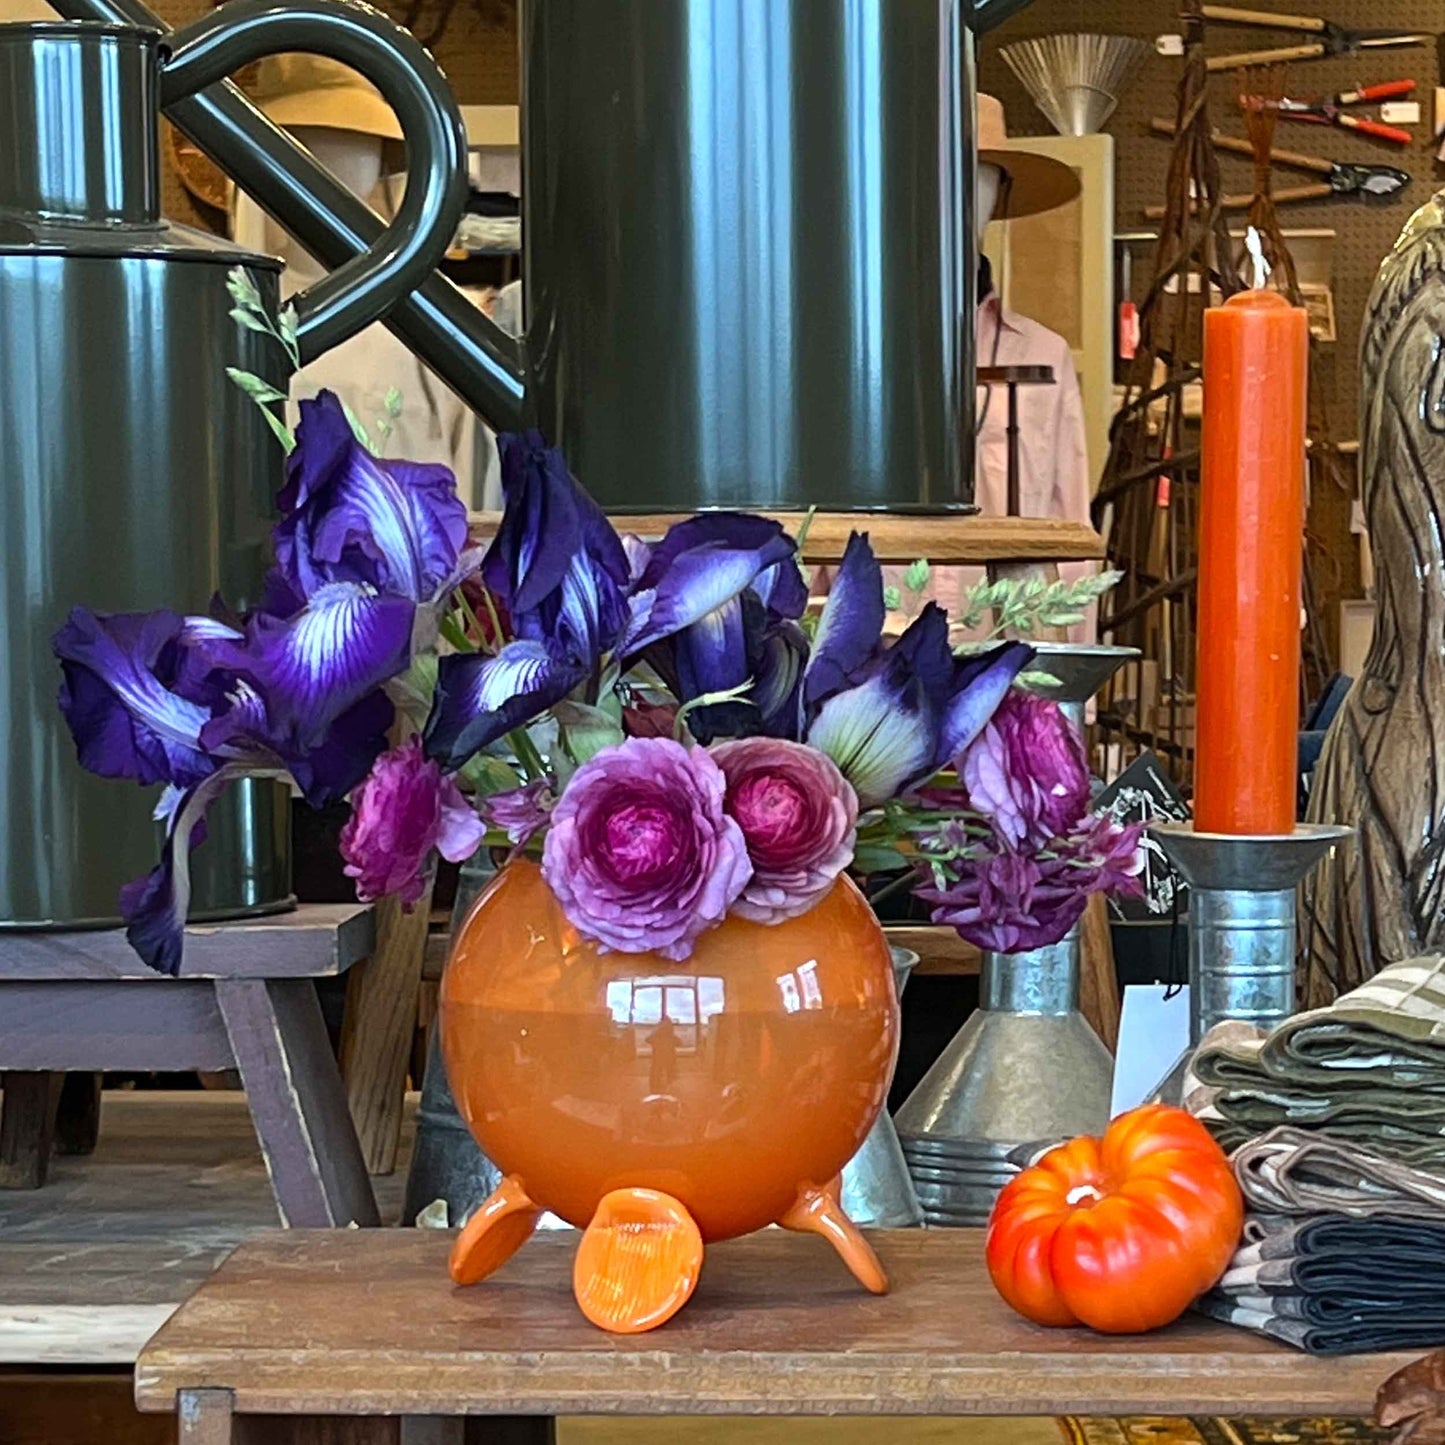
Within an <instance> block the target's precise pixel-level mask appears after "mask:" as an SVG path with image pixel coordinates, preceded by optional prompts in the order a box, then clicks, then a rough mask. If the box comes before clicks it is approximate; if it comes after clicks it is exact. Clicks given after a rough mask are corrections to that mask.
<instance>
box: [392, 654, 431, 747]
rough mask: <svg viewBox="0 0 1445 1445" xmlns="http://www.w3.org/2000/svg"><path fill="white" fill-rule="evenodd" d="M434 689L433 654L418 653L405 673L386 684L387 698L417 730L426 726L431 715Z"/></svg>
mask: <svg viewBox="0 0 1445 1445" xmlns="http://www.w3.org/2000/svg"><path fill="white" fill-rule="evenodd" d="M436 689H437V656H436V653H434V652H422V653H418V654H417V655H416V656H415V657H413V658H412V660H411V666H410V667H409V668H407V670H406V671H405V672H403V673H401V674H400V675H399V676H397V677H394V678H392V679H391V681H390V682H388V683H387V684H386V692H387V696H388V697H390V698H391V700H392V702H393V703H394V704H395V705H396V706H397V708H398V709H399V710H400V711H401V712H403V713H404V714H405V715H406V716H407V718H409V719H410V720H411V721H412V722H413V723H414V724H415V725H416V726H417V728H418V729H420V728H422V727H425V726H426V720H427V718H428V717H429V716H430V715H431V709H432V699H433V697H434V696H435V695H436Z"/></svg>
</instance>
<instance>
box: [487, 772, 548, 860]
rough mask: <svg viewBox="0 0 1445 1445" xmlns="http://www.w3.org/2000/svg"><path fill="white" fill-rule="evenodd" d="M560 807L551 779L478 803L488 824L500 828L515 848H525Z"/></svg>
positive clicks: (544, 779) (498, 794) (490, 797)
mask: <svg viewBox="0 0 1445 1445" xmlns="http://www.w3.org/2000/svg"><path fill="white" fill-rule="evenodd" d="M556 806H557V797H556V794H555V793H553V791H552V780H551V778H536V779H534V780H533V781H532V782H530V783H524V784H523V785H522V786H521V787H520V788H512V789H510V790H509V791H508V792H505V793H492V794H490V795H489V796H488V797H485V798H479V799H478V800H477V808H478V810H479V811H480V812H481V815H482V817H483V818H485V819H486V820H487V823H488V825H489V826H490V827H493V828H500V829H501V830H502V832H504V833H505V834H506V835H507V841H508V842H509V843H510V844H511V845H512V846H513V847H514V848H525V847H526V846H527V844H528V843H530V842H531V841H532V839H533V838H534V837H535V836H536V835H537V834H538V833H540V832H541V831H542V829H543V828H545V827H546V826H547V822H548V820H549V819H550V818H551V816H552V809H553V808H555V807H556Z"/></svg>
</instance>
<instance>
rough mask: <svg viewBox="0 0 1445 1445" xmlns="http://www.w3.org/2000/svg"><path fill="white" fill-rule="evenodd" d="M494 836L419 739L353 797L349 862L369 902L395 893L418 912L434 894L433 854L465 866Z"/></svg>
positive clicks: (383, 760)
mask: <svg viewBox="0 0 1445 1445" xmlns="http://www.w3.org/2000/svg"><path fill="white" fill-rule="evenodd" d="M486 832H487V830H486V826H485V824H483V822H482V820H481V819H480V818H479V817H477V815H476V813H475V812H474V811H473V810H472V809H471V807H470V806H469V805H468V804H467V800H466V799H465V798H464V797H463V796H462V794H461V790H460V789H459V788H458V787H457V785H456V783H455V782H453V781H452V779H451V778H449V777H444V776H443V775H442V770H441V769H440V768H439V767H438V766H437V765H436V763H434V762H431V761H429V760H428V759H427V758H426V757H424V756H423V754H422V750H421V739H420V738H419V737H413V738H409V739H408V740H407V741H406V742H404V743H403V744H402V745H401V746H400V747H399V748H392V749H391V751H390V752H385V753H382V755H381V756H380V757H379V758H377V760H376V762H375V763H373V764H372V767H371V772H370V773H369V774H368V775H367V777H366V778H365V779H364V780H363V782H362V783H361V785H360V786H359V787H358V788H357V789H356V790H355V791H354V792H353V793H352V795H351V817H350V818H348V819H347V820H346V826H345V827H344V828H342V830H341V856H342V857H343V858H344V859H345V860H346V875H347V877H348V878H354V879H355V880H356V896H357V897H358V898H359V899H361V901H362V902H363V903H371V902H373V901H375V900H376V899H378V898H384V897H386V896H387V895H388V894H393V893H394V894H396V895H397V896H398V897H399V898H400V899H401V902H402V906H403V907H404V908H406V909H407V910H408V911H410V910H411V907H412V905H413V904H415V903H416V901H417V899H418V898H420V897H421V895H422V894H423V893H424V892H425V891H426V884H427V878H428V877H429V875H430V873H431V863H432V856H431V855H432V850H433V849H435V850H436V851H437V852H439V853H440V854H441V855H442V857H443V858H445V859H447V860H448V861H449V862H452V863H460V862H462V860H463V859H466V858H470V857H471V856H472V854H473V853H475V852H476V850H477V849H478V848H479V847H480V846H481V842H482V839H483V838H484V837H485V836H486Z"/></svg>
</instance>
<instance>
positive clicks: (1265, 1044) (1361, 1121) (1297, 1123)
mask: <svg viewBox="0 0 1445 1445" xmlns="http://www.w3.org/2000/svg"><path fill="white" fill-rule="evenodd" d="M1191 1074H1192V1078H1191V1080H1190V1081H1189V1083H1188V1084H1187V1085H1186V1102H1187V1104H1188V1107H1189V1108H1190V1109H1191V1111H1192V1112H1194V1113H1195V1114H1196V1115H1197V1116H1198V1117H1199V1118H1200V1119H1201V1120H1202V1121H1203V1122H1204V1123H1205V1124H1206V1125H1207V1126H1208V1127H1209V1129H1210V1130H1211V1131H1212V1132H1213V1133H1214V1135H1215V1137H1216V1138H1217V1139H1219V1141H1220V1143H1221V1144H1223V1145H1224V1147H1225V1148H1226V1149H1229V1150H1231V1151H1232V1153H1231V1162H1232V1163H1233V1165H1234V1172H1235V1177H1236V1178H1237V1179H1238V1180H1239V1184H1240V1188H1241V1189H1242V1190H1243V1192H1244V1198H1245V1205H1246V1210H1247V1214H1246V1225H1245V1239H1244V1244H1243V1246H1242V1247H1241V1249H1240V1250H1239V1252H1238V1253H1237V1254H1236V1256H1235V1258H1234V1260H1233V1262H1232V1263H1231V1265H1230V1267H1229V1270H1228V1271H1227V1272H1226V1274H1225V1276H1224V1278H1223V1279H1222V1280H1221V1281H1220V1282H1219V1284H1218V1285H1217V1286H1216V1287H1215V1289H1214V1290H1212V1291H1211V1292H1210V1293H1209V1294H1208V1295H1206V1296H1205V1298H1204V1299H1203V1300H1201V1301H1200V1304H1199V1308H1200V1309H1202V1310H1203V1311H1204V1312H1205V1313H1206V1314H1209V1315H1213V1316H1214V1317H1215V1318H1217V1319H1223V1320H1229V1321H1230V1322H1232V1323H1234V1324H1239V1325H1243V1326H1245V1327H1247V1328H1249V1329H1254V1330H1258V1331H1260V1332H1262V1333H1264V1334H1267V1335H1272V1336H1274V1337H1275V1338H1276V1339H1280V1340H1284V1341H1286V1342H1287V1343H1289V1344H1292V1345H1296V1346H1298V1347H1299V1348H1301V1349H1304V1350H1308V1351H1309V1352H1310V1353H1312V1354H1320V1355H1334V1354H1347V1353H1355V1352H1359V1351H1365V1350H1406V1349H1417V1348H1419V1349H1424V1348H1428V1347H1430V1346H1433V1345H1438V1344H1441V1343H1445V958H1438V957H1431V958H1417V959H1411V960H1409V961H1408V962H1405V963H1398V964H1393V965H1391V966H1390V967H1389V968H1387V969H1384V970H1383V971H1382V972H1381V973H1379V974H1377V975H1376V976H1375V977H1374V978H1373V979H1371V980H1370V982H1369V983H1367V984H1365V985H1364V986H1363V987H1362V988H1359V989H1356V990H1355V991H1354V992H1353V993H1350V994H1346V995H1344V996H1343V997H1341V998H1339V999H1337V1000H1336V1001H1335V1002H1334V1003H1333V1004H1332V1005H1330V1007H1329V1008H1324V1009H1315V1010H1313V1011H1311V1012H1309V1013H1304V1014H1299V1015H1297V1016H1296V1017H1294V1018H1291V1019H1288V1020H1286V1021H1285V1022H1284V1023H1283V1024H1281V1025H1280V1026H1279V1027H1278V1028H1276V1029H1275V1030H1274V1031H1273V1032H1272V1033H1269V1034H1264V1033H1262V1032H1261V1031H1259V1030H1257V1029H1253V1028H1250V1027H1249V1026H1248V1025H1240V1024H1222V1025H1220V1026H1219V1027H1218V1028H1217V1029H1214V1030H1211V1032H1210V1033H1209V1034H1208V1035H1207V1036H1206V1038H1205V1039H1204V1042H1203V1043H1202V1044H1201V1045H1200V1047H1199V1050H1198V1052H1197V1053H1196V1055H1195V1058H1194V1061H1193V1064H1192V1068H1191Z"/></svg>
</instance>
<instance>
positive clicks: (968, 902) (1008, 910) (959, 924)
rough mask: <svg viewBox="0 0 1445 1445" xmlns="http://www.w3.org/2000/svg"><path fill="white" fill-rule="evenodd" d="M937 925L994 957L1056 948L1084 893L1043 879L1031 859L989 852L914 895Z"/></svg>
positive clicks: (1078, 914) (1080, 909)
mask: <svg viewBox="0 0 1445 1445" xmlns="http://www.w3.org/2000/svg"><path fill="white" fill-rule="evenodd" d="M916 892H917V895H918V897H919V898H921V899H923V901H924V902H925V903H928V904H930V905H932V908H931V915H930V916H931V917H932V919H933V921H934V922H935V923H941V924H948V925H949V926H950V927H952V928H955V929H957V931H958V933H959V936H960V937H962V938H964V939H967V941H968V942H969V943H972V944H974V945H975V946H976V947H978V948H986V949H988V950H990V951H991V952H993V953H1023V952H1025V951H1026V950H1028V949H1031V948H1043V947H1045V946H1046V945H1048V944H1050V943H1057V942H1058V941H1059V940H1060V939H1061V938H1063V937H1064V935H1065V934H1066V933H1068V931H1069V930H1070V929H1071V928H1072V927H1073V926H1074V924H1076V923H1077V922H1078V921H1079V919H1080V917H1081V916H1082V915H1083V912H1084V905H1085V904H1086V903H1087V902H1088V897H1089V894H1088V890H1086V889H1084V888H1082V887H1074V886H1071V885H1070V884H1068V883H1062V884H1061V883H1060V881H1059V880H1058V879H1057V878H1052V879H1050V878H1047V877H1046V876H1045V871H1044V869H1043V868H1042V867H1041V866H1040V864H1039V863H1038V862H1036V861H1035V860H1034V859H1032V858H1026V857H1023V856H1021V855H1020V854H1017V853H1011V852H1008V851H988V852H984V853H982V854H981V856H979V857H976V858H974V859H972V860H971V861H970V862H969V863H967V864H964V865H962V866H961V870H960V872H959V874H958V876H956V877H955V878H954V879H953V880H952V881H951V882H949V883H948V884H947V885H946V886H939V885H938V884H936V883H929V884H927V885H925V886H923V887H921V888H918V889H917V890H916Z"/></svg>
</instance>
